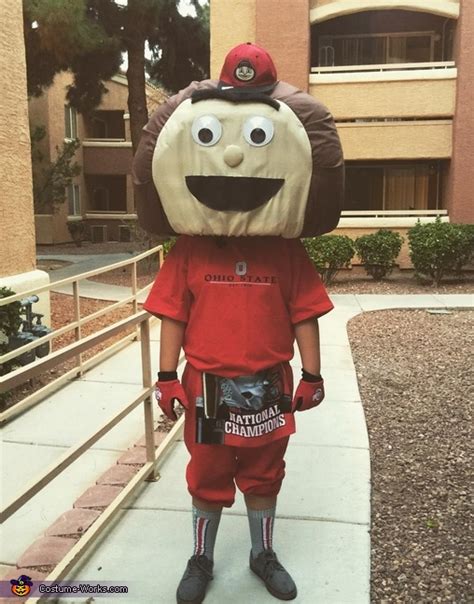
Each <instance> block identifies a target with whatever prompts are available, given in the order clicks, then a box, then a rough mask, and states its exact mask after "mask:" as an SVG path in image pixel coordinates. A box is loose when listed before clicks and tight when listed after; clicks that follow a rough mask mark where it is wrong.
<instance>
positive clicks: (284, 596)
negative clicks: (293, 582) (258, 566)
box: [250, 565, 298, 600]
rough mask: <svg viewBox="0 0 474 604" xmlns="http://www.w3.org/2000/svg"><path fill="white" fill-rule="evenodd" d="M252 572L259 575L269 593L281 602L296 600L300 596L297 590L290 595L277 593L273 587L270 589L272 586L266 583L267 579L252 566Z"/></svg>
mask: <svg viewBox="0 0 474 604" xmlns="http://www.w3.org/2000/svg"><path fill="white" fill-rule="evenodd" d="M250 570H251V571H252V572H253V573H254V574H255V575H257V577H258V578H259V579H260V580H261V581H263V583H264V584H265V587H266V588H267V591H268V592H270V593H271V594H272V596H274V597H275V598H278V599H279V600H294V599H295V598H296V596H297V594H298V590H297V589H295V590H294V591H291V592H290V593H289V594H284V593H282V592H280V591H277V590H276V589H273V588H272V587H270V585H268V584H267V582H266V581H265V579H264V578H263V577H262V576H261V575H260V574H259V573H258V571H257V570H255V569H254V568H253V567H252V565H250Z"/></svg>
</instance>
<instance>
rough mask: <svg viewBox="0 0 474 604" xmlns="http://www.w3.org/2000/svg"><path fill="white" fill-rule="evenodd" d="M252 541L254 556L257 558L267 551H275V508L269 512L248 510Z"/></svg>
mask: <svg viewBox="0 0 474 604" xmlns="http://www.w3.org/2000/svg"><path fill="white" fill-rule="evenodd" d="M247 516H248V519H249V526H250V538H251V539H252V556H253V557H254V558H255V557H256V556H258V554H260V553H261V552H263V551H264V550H266V549H273V522H274V520H275V508H270V509H269V510H252V509H250V508H247Z"/></svg>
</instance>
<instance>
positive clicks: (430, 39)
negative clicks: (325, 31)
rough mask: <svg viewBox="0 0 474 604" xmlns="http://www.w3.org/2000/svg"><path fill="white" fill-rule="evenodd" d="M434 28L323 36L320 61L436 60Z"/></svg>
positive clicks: (386, 61)
mask: <svg viewBox="0 0 474 604" xmlns="http://www.w3.org/2000/svg"><path fill="white" fill-rule="evenodd" d="M434 43H435V32H423V33H408V32H403V33H390V34H370V35H350V36H346V35H339V36H321V38H320V40H319V65H320V66H321V67H324V66H334V65H374V64H377V65H384V64H386V63H423V62H426V63H428V62H431V61H433V60H434Z"/></svg>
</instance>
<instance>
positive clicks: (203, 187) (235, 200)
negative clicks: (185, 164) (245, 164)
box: [186, 176, 285, 212]
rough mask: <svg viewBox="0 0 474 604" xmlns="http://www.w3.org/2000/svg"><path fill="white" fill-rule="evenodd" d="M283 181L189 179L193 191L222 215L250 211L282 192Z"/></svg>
mask: <svg viewBox="0 0 474 604" xmlns="http://www.w3.org/2000/svg"><path fill="white" fill-rule="evenodd" d="M284 182H285V180H284V179H283V178H252V177H247V176H186V185H187V187H188V189H189V191H190V192H191V193H192V194H193V195H194V197H196V199H197V200H198V201H200V202H201V203H202V204H204V205H205V206H207V207H208V208H211V210H218V211H220V212H250V211H251V210H255V209H256V208H259V207H260V206H262V205H263V204H264V203H266V202H267V201H268V200H270V199H271V198H272V197H273V196H274V195H276V194H277V193H278V191H279V190H280V189H281V187H282V185H283V183H284Z"/></svg>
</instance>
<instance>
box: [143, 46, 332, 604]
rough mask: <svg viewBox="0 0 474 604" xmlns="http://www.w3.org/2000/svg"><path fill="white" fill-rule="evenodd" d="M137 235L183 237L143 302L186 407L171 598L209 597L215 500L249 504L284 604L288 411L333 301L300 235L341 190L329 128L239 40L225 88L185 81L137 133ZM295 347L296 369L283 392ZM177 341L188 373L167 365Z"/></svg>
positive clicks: (258, 543) (302, 390) (291, 592)
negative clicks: (184, 530) (282, 494)
mask: <svg viewBox="0 0 474 604" xmlns="http://www.w3.org/2000/svg"><path fill="white" fill-rule="evenodd" d="M134 182H135V188H136V194H137V209H138V214H139V218H140V221H141V224H142V226H144V227H145V228H146V229H148V230H149V231H152V232H155V233H159V234H161V235H167V234H180V235H181V237H179V238H178V240H177V242H176V244H175V246H174V247H173V249H172V250H171V252H170V253H169V255H168V256H167V258H166V260H165V262H164V264H163V267H162V268H161V270H160V272H159V274H158V276H157V278H156V281H155V283H154V285H153V288H152V290H151V292H150V295H149V296H148V298H147V300H146V302H145V305H144V307H145V309H146V310H148V311H149V312H150V313H152V314H154V315H156V316H158V317H160V318H161V320H162V326H161V349H160V371H159V374H158V382H157V387H156V396H157V399H158V403H159V405H160V407H161V409H162V410H163V412H164V413H165V414H166V415H167V416H168V417H170V418H172V419H175V418H176V416H175V413H174V404H175V403H176V402H179V403H180V404H181V405H183V406H184V408H185V428H184V439H185V443H186V447H187V448H188V451H189V453H190V456H191V459H190V461H189V464H188V467H187V471H186V479H187V484H188V490H189V492H190V494H191V496H192V503H193V508H192V509H193V532H194V553H193V555H192V556H191V558H190V559H189V561H188V565H187V567H186V570H185V573H184V575H183V577H182V579H181V582H180V584H179V586H178V591H177V602H178V604H198V603H200V602H202V601H203V600H204V597H205V592H206V588H207V585H208V583H209V581H210V579H212V570H213V550H214V543H215V539H216V534H217V529H218V526H219V520H220V516H221V512H222V508H223V507H230V506H232V504H233V502H234V496H235V490H236V485H237V487H238V488H239V490H240V491H242V492H243V494H244V497H245V503H246V506H247V512H248V519H249V526H250V535H251V552H250V568H251V569H252V570H253V571H254V572H255V573H256V574H257V575H258V576H259V577H260V578H261V579H262V580H263V581H264V583H265V585H266V587H267V589H268V591H269V592H270V593H271V594H273V595H274V596H275V597H277V598H279V599H282V600H291V599H293V598H295V597H296V593H297V590H296V586H295V583H294V581H293V579H292V578H291V576H290V574H289V573H288V572H287V571H286V570H285V568H284V567H283V566H282V565H281V563H280V562H279V560H278V558H277V556H276V554H275V552H274V551H273V547H272V537H273V524H274V518H275V508H276V500H277V495H278V492H279V490H280V487H281V484H282V480H283V477H284V474H285V470H284V468H285V462H284V455H285V451H286V448H287V445H288V441H289V436H290V435H291V434H292V433H294V431H295V420H294V413H295V411H304V410H306V409H310V408H312V407H315V406H317V405H319V404H320V403H321V401H322V400H323V398H324V385H323V379H322V377H321V375H320V356H319V332H318V325H317V318H318V317H320V316H322V315H323V314H325V313H326V312H328V311H329V310H331V308H332V304H331V302H330V300H329V298H328V296H327V294H326V291H325V289H324V287H323V285H322V283H321V281H320V278H319V275H318V274H317V272H316V271H315V269H314V267H313V265H312V263H311V261H310V260H309V258H308V256H307V254H306V252H305V250H304V248H303V246H302V244H301V242H300V241H299V237H300V236H314V235H319V234H322V233H324V232H328V231H330V230H332V229H333V228H334V227H335V226H336V225H337V222H338V219H339V214H340V207H341V200H342V196H343V159H342V152H341V147H340V143H339V138H338V136H337V132H336V128H335V126H334V122H333V119H332V117H331V115H330V114H329V113H328V111H327V109H326V108H325V107H324V106H323V105H321V104H320V103H319V102H317V101H316V100H315V99H314V98H313V97H311V96H310V95H308V94H306V93H303V92H301V91H299V90H297V89H296V88H294V87H293V86H290V85H289V84H286V83H284V82H278V81H277V76H276V70H275V66H274V64H273V61H272V59H271V57H270V56H269V55H268V53H267V52H266V51H265V50H263V49H262V48H259V47H258V46H256V45H253V44H241V45H239V46H237V47H236V48H234V49H232V50H231V51H230V52H229V54H228V55H227V57H226V59H225V63H224V66H223V69H222V72H221V76H220V80H219V81H218V82H217V81H213V80H205V81H202V82H193V83H192V84H191V85H190V86H188V87H187V88H186V89H184V90H182V91H181V92H180V93H178V94H177V95H175V96H174V97H171V98H170V99H169V100H168V102H167V103H165V104H164V105H163V106H161V107H160V108H159V109H158V110H157V111H156V112H155V113H154V114H153V116H152V117H151V119H150V121H149V123H148V124H147V126H146V127H145V128H144V133H143V137H142V141H141V143H140V146H139V148H138V151H137V154H136V156H135V161H134ZM295 339H296V342H297V345H298V348H299V351H300V354H301V359H302V365H303V374H302V379H301V381H300V382H299V385H298V387H297V389H296V392H295V394H294V395H293V375H292V371H291V368H290V365H289V361H290V359H291V358H292V357H293V354H294V351H293V345H294V341H295ZM181 347H182V348H183V349H184V352H185V356H186V360H187V365H186V368H185V371H184V373H183V377H182V384H181V383H180V381H179V380H178V378H177V373H176V368H177V364H178V358H179V353H180V350H181Z"/></svg>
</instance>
